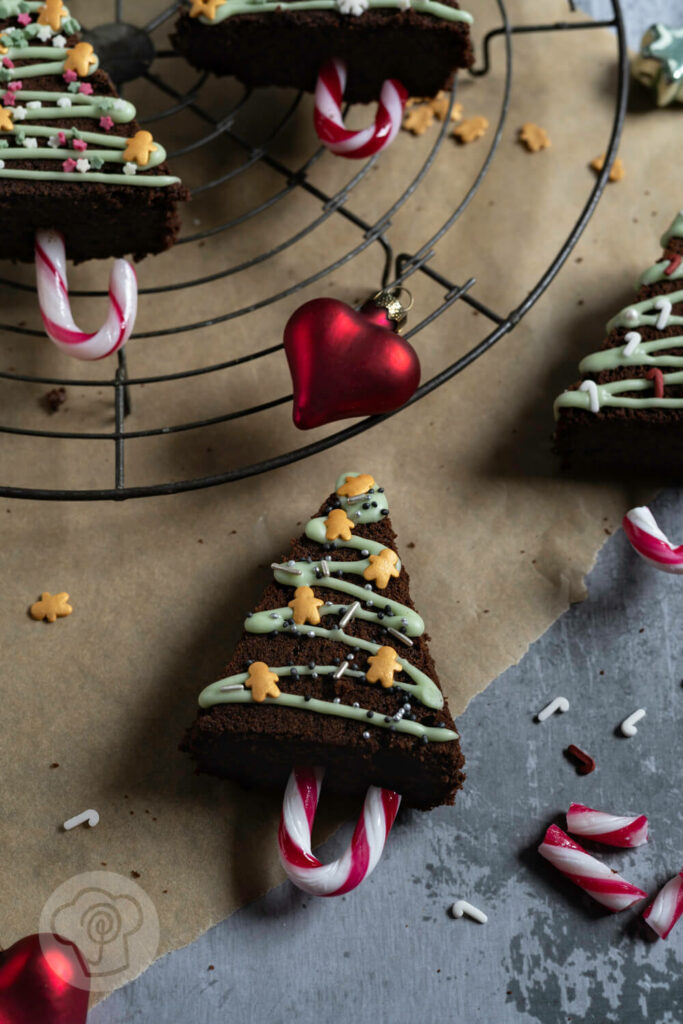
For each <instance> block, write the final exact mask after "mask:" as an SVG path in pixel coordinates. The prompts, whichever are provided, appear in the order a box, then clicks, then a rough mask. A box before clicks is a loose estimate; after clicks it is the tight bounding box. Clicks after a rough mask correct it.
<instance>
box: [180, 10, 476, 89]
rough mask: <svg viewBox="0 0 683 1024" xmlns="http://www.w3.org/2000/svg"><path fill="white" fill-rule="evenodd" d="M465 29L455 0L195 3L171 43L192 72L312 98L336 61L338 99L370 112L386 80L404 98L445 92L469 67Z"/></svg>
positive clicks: (467, 24)
mask: <svg viewBox="0 0 683 1024" xmlns="http://www.w3.org/2000/svg"><path fill="white" fill-rule="evenodd" d="M233 11H235V12H236V13H232V12H233ZM212 12H213V17H211V13H212ZM429 12H437V13H429ZM461 18H462V19H464V20H459V19H461ZM456 19H458V20H456ZM471 20H472V19H471V15H469V14H468V12H466V11H463V10H462V9H461V8H460V6H459V5H458V3H457V2H456V0H444V2H443V3H439V2H432V0H413V2H412V4H411V2H410V0H404V2H401V3H398V2H396V0H384V2H383V0H369V2H368V0H337V2H335V0H317V2H316V0H312V2H311V3H309V4H307V3H306V2H304V3H303V4H298V3H297V2H296V0H294V2H291V0H290V2H288V0H285V2H284V3H281V4H280V3H277V4H276V3H268V2H265V3H257V2H254V0H251V2H250V0H246V2H245V0H221V3H220V4H218V5H216V4H215V0H194V2H193V3H192V7H191V8H190V10H189V11H188V10H186V11H184V12H183V13H182V14H181V16H180V18H179V19H178V22H177V24H176V27H175V33H174V35H173V37H172V41H173V44H174V46H175V47H176V49H178V50H179V51H180V52H181V53H182V54H183V56H184V57H185V58H186V59H187V60H188V61H189V62H190V64H192V65H193V67H196V68H199V69H202V70H208V71H212V72H214V74H217V75H235V76H236V77H237V78H239V80H240V81H241V82H243V83H244V84H245V85H246V86H248V87H250V88H251V87H254V86H265V85H279V86H289V87H291V88H295V89H304V90H306V91H308V92H313V91H314V89H315V83H316V79H317V77H318V73H319V71H320V69H321V67H322V66H323V64H325V63H326V62H327V61H329V60H331V59H333V58H337V59H339V60H342V61H344V62H345V63H346V65H347V72H348V74H347V85H346V92H345V98H346V100H347V101H348V102H350V103H369V102H372V101H373V100H376V99H377V98H378V96H379V93H380V89H381V86H382V83H383V82H384V81H385V80H386V79H388V78H395V79H398V80H399V81H400V82H401V83H402V84H403V86H404V87H405V88H406V89H407V91H408V93H409V95H411V96H434V95H436V93H438V92H439V90H441V89H444V88H447V87H448V86H449V85H450V83H451V81H452V78H453V73H454V71H455V70H456V69H457V68H466V67H470V66H471V64H472V63H473V60H474V56H473V52H472V44H471V41H470V32H469V29H470V23H471Z"/></svg>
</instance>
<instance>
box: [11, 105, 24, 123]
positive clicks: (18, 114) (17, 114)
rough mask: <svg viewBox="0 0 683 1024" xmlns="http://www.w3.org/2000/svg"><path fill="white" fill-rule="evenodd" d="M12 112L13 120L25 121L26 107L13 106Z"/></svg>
mask: <svg viewBox="0 0 683 1024" xmlns="http://www.w3.org/2000/svg"><path fill="white" fill-rule="evenodd" d="M13 114H14V120H15V121H25V120H26V107H15V108H14V110H13Z"/></svg>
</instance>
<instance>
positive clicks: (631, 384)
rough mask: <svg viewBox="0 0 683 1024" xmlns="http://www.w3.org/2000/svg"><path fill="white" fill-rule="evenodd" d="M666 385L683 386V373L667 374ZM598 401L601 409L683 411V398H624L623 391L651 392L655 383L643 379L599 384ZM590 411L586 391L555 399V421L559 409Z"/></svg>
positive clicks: (566, 393) (664, 376)
mask: <svg viewBox="0 0 683 1024" xmlns="http://www.w3.org/2000/svg"><path fill="white" fill-rule="evenodd" d="M662 376H663V378H664V385H665V386H666V385H668V384H683V371H680V372H679V373H665V374H663V375H662ZM597 387H598V401H599V403H600V408H602V407H603V406H614V407H615V408H621V409H683V398H623V397H621V392H623V391H651V390H652V388H653V387H654V381H651V380H643V379H642V377H639V378H636V379H634V380H615V381H612V382H611V383H610V384H598V386H597ZM562 408H565V409H566V408H573V409H586V410H588V409H590V396H589V395H588V393H587V392H586V391H565V392H563V394H561V395H559V396H558V397H557V398H556V399H555V405H554V411H555V419H557V417H558V415H559V411H558V410H559V409H562Z"/></svg>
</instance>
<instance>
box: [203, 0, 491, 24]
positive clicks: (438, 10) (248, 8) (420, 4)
mask: <svg viewBox="0 0 683 1024" xmlns="http://www.w3.org/2000/svg"><path fill="white" fill-rule="evenodd" d="M367 6H368V10H379V9H382V8H387V9H391V8H393V9H396V10H402V11H403V10H406V8H407V7H410V8H411V9H412V10H413V11H417V12H418V14H431V15H432V17H434V18H441V19H442V20H443V21H464V22H466V23H467V24H468V25H471V24H472V22H473V21H474V18H473V17H472V15H471V14H470V13H469V11H461V10H459V9H457V8H455V7H449V6H448V5H447V4H440V3H438V2H437V0H412V2H411V3H408V2H407V0H367ZM290 10H291V11H338V10H339V5H338V4H337V2H336V0H292V2H291V3H282V2H278V0H228V2H227V3H225V4H223V6H222V7H218V8H216V17H215V18H214V19H213V20H211V19H210V18H207V17H206V15H205V14H200V15H199V20H200V21H201V22H202V24H204V25H209V26H210V25H218V24H220V23H221V22H222V21H225V19H226V18H230V17H232V16H233V15H235V14H267V13H270V12H271V11H280V12H282V11H290ZM347 17H350V18H353V17H356V15H353V14H348V15H347Z"/></svg>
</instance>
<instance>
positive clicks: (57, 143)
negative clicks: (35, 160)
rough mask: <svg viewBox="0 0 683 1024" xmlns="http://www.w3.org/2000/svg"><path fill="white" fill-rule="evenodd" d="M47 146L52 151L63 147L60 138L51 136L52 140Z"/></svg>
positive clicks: (49, 140)
mask: <svg viewBox="0 0 683 1024" xmlns="http://www.w3.org/2000/svg"><path fill="white" fill-rule="evenodd" d="M47 144H48V146H49V147H50V149H59V147H60V145H61V143H60V141H59V138H58V137H57V136H56V135H51V136H50V138H49V139H48V140H47Z"/></svg>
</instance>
